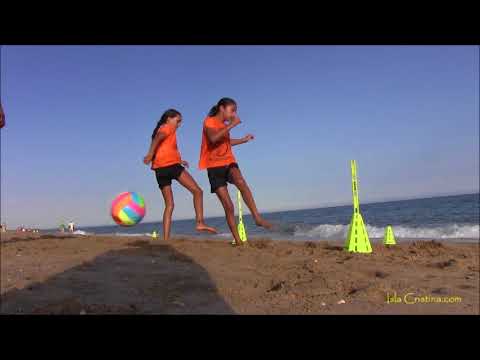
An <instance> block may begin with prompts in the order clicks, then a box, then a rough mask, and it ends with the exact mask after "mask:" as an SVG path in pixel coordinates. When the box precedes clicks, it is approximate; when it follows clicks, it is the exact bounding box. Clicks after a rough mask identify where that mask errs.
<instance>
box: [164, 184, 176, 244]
mask: <svg viewBox="0 0 480 360" xmlns="http://www.w3.org/2000/svg"><path fill="white" fill-rule="evenodd" d="M162 195H163V200H165V210H164V211H163V240H168V239H170V228H171V225H172V214H173V208H174V203H173V192H172V186H171V185H166V186H164V187H162Z"/></svg>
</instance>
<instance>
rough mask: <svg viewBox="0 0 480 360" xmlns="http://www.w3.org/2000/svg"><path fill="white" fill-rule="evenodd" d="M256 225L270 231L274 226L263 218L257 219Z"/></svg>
mask: <svg viewBox="0 0 480 360" xmlns="http://www.w3.org/2000/svg"><path fill="white" fill-rule="evenodd" d="M255 224H256V225H257V226H262V227H264V228H265V229H268V230H271V229H272V227H273V225H272V224H270V223H269V222H268V221H267V220H264V219H262V218H258V219H255Z"/></svg>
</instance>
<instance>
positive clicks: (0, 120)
mask: <svg viewBox="0 0 480 360" xmlns="http://www.w3.org/2000/svg"><path fill="white" fill-rule="evenodd" d="M4 126H5V113H4V112H3V107H2V103H1V102H0V129H1V128H3V127H4Z"/></svg>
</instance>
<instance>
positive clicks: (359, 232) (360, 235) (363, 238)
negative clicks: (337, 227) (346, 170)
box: [345, 160, 372, 253]
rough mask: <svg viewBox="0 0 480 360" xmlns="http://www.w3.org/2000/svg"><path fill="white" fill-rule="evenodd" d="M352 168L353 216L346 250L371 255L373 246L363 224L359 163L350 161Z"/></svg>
mask: <svg viewBox="0 0 480 360" xmlns="http://www.w3.org/2000/svg"><path fill="white" fill-rule="evenodd" d="M350 166H351V168H352V195H353V216H352V220H351V221H350V226H349V227H348V234H347V242H346V243H345V250H347V251H350V252H359V253H371V252H372V246H371V245H370V240H369V238H368V233H367V229H366V228H365V223H364V222H363V218H362V214H360V202H359V200H358V184H357V163H356V162H355V160H351V161H350Z"/></svg>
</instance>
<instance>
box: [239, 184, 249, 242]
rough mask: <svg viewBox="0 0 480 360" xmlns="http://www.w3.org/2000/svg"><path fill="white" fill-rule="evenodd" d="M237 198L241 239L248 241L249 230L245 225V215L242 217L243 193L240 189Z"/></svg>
mask: <svg viewBox="0 0 480 360" xmlns="http://www.w3.org/2000/svg"><path fill="white" fill-rule="evenodd" d="M237 200H238V225H237V230H238V235H240V240H242V242H246V241H247V231H246V229H245V225H244V224H243V217H242V194H241V193H240V190H237Z"/></svg>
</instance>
